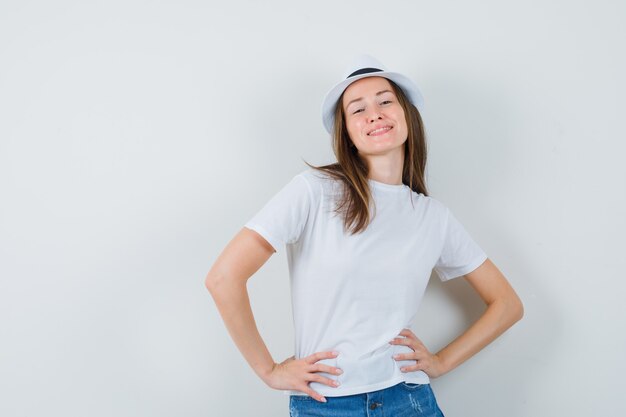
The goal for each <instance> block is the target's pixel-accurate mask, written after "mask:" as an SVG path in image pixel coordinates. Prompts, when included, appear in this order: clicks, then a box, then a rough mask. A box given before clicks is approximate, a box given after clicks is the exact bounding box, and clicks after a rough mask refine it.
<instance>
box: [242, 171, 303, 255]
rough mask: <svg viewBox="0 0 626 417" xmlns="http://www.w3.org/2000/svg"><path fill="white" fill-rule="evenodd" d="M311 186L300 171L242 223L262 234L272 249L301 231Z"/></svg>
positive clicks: (283, 244)
mask: <svg viewBox="0 0 626 417" xmlns="http://www.w3.org/2000/svg"><path fill="white" fill-rule="evenodd" d="M311 194H312V191H311V188H310V186H309V183H308V182H307V180H306V179H305V178H304V177H303V175H302V174H298V175H296V176H295V177H293V178H292V180H291V181H289V183H287V185H285V186H284V187H283V188H282V189H281V190H280V191H278V193H276V194H275V195H274V196H273V197H272V198H271V199H270V200H269V201H268V202H267V203H266V204H265V206H263V208H261V210H260V211H258V212H257V213H256V214H255V215H254V216H253V217H252V218H251V219H250V220H248V222H247V223H246V224H245V225H244V226H245V227H246V228H248V229H252V230H254V231H256V232H257V233H258V234H260V235H261V236H263V237H264V238H265V240H267V241H268V242H269V244H270V245H272V247H273V248H274V250H275V251H276V253H278V252H280V251H282V250H283V247H284V246H285V244H287V243H294V242H296V241H297V240H298V239H299V238H300V235H301V234H302V231H303V230H304V226H305V225H306V221H307V218H308V214H309V209H310V206H311Z"/></svg>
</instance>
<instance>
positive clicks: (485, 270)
mask: <svg viewBox="0 0 626 417" xmlns="http://www.w3.org/2000/svg"><path fill="white" fill-rule="evenodd" d="M465 279H466V280H467V281H468V282H469V283H470V285H471V286H472V287H473V288H474V290H476V292H477V293H478V295H479V296H480V297H481V298H482V299H483V301H484V302H485V304H486V305H487V308H486V310H485V311H484V313H483V314H482V315H481V316H480V318H479V319H478V320H476V322H474V323H473V324H472V325H471V326H470V327H469V328H468V329H467V330H466V331H465V332H464V333H463V334H461V335H460V336H459V337H457V338H456V339H454V340H453V341H452V342H451V343H450V344H448V345H447V346H446V347H444V348H443V349H441V350H440V351H439V352H437V353H436V354H434V355H433V354H431V353H430V352H428V350H427V349H426V347H425V346H424V345H423V343H422V342H421V341H420V340H419V339H418V338H417V337H416V336H415V335H414V334H413V332H411V331H410V330H408V329H405V330H403V331H402V332H401V333H400V334H401V335H403V336H405V338H399V339H394V341H392V342H391V343H392V344H403V345H407V346H411V348H412V349H413V350H414V351H415V352H414V353H407V354H404V355H400V357H398V358H397V360H402V359H405V360H406V359H416V360H417V364H416V365H413V366H409V367H407V368H406V371H415V370H423V371H424V372H426V373H427V374H428V375H429V376H431V377H433V378H435V377H438V376H440V375H443V374H445V373H447V372H450V371H451V370H452V369H454V368H456V367H457V366H459V365H460V364H462V363H463V362H465V361H466V360H467V359H469V358H470V357H472V356H473V355H475V354H476V353H477V352H479V351H480V350H481V349H483V348H484V347H485V346H487V345H488V344H489V343H491V342H492V341H493V340H494V339H495V338H497V337H498V336H500V335H501V334H502V333H503V332H504V331H506V330H507V329H508V328H509V327H511V326H512V325H513V324H515V323H516V322H517V321H519V320H520V319H521V318H522V316H523V315H524V307H523V305H522V302H521V300H520V299H519V297H518V296H517V294H516V293H515V291H514V290H513V288H512V287H511V285H510V284H509V282H508V281H507V279H506V278H505V277H504V275H502V273H501V272H500V271H499V270H498V268H497V267H496V266H495V265H494V264H493V262H491V260H490V259H487V260H486V261H485V262H483V264H482V265H481V266H479V267H478V268H476V269H475V270H474V271H472V272H470V273H469V274H467V275H465Z"/></svg>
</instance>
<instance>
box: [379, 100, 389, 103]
mask: <svg viewBox="0 0 626 417" xmlns="http://www.w3.org/2000/svg"><path fill="white" fill-rule="evenodd" d="M387 103H391V100H385V101H383V102H382V103H380V104H387Z"/></svg>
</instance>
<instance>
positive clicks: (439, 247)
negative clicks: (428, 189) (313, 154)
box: [245, 168, 487, 397]
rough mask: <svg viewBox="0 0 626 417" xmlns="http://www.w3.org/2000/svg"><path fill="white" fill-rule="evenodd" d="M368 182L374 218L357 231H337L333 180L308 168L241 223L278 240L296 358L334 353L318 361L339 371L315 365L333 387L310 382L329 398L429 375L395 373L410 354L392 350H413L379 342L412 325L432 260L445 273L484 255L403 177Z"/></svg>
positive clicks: (422, 380) (423, 380)
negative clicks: (401, 181)
mask: <svg viewBox="0 0 626 417" xmlns="http://www.w3.org/2000/svg"><path fill="white" fill-rule="evenodd" d="M368 182H369V184H370V188H371V190H372V194H373V199H374V202H375V210H376V211H375V217H374V219H373V220H372V221H371V223H370V224H369V225H368V227H367V228H366V230H365V231H364V232H361V233H359V234H355V235H350V234H349V233H345V232H344V231H343V219H342V218H341V216H339V215H337V214H335V213H333V209H334V208H335V203H336V201H337V199H338V198H339V197H340V193H341V192H342V184H341V183H340V182H339V181H337V180H333V179H331V178H330V177H328V176H327V175H325V174H324V173H320V172H318V171H315V170H313V169H311V168H307V169H306V170H305V171H303V172H301V173H299V174H297V175H296V176H294V177H293V178H292V180H291V181H290V182H289V183H288V184H287V185H285V186H284V187H283V188H282V189H281V190H280V191H279V192H278V193H277V194H275V195H274V196H273V197H272V198H271V199H270V200H269V201H268V202H267V203H266V204H265V206H264V207H263V208H262V209H261V210H260V211H259V212H257V213H256V214H255V215H254V216H253V217H252V218H251V219H250V220H249V221H248V222H247V223H246V224H245V227H247V228H248V229H252V230H255V231H256V232H258V233H259V234H260V235H261V236H263V237H264V238H265V239H266V240H267V241H268V242H269V243H270V244H271V245H272V246H273V247H274V249H275V250H276V252H280V251H281V250H282V249H283V247H286V250H287V261H288V265H289V277H290V281H291V301H292V309H293V320H294V330H295V357H296V359H300V358H303V357H305V356H308V355H311V354H312V353H315V352H320V351H331V350H336V351H338V352H339V355H338V356H337V357H336V358H332V359H323V360H321V361H319V363H324V364H328V365H331V366H336V367H338V368H340V369H342V370H343V373H342V374H341V375H333V374H328V373H325V372H321V373H320V374H321V375H322V376H325V377H328V378H330V379H334V380H338V381H339V382H340V384H341V385H339V386H338V387H330V386H328V385H325V384H321V383H318V382H310V383H309V385H310V387H311V388H312V389H313V390H315V391H317V392H319V393H320V394H322V395H324V396H329V397H334V396H343V395H351V394H358V393H364V392H370V391H375V390H379V389H383V388H387V387H390V386H392V385H395V384H397V383H399V382H402V381H406V382H412V383H417V384H427V383H429V379H428V376H427V375H426V374H425V373H424V372H422V371H415V372H402V371H400V367H401V366H404V365H414V364H415V361H412V360H408V361H397V360H395V359H393V355H394V354H396V353H406V352H412V349H411V348H410V347H408V346H403V345H390V344H389V343H388V342H389V341H390V340H392V339H393V338H394V337H396V336H398V333H400V332H401V331H402V329H404V328H410V327H411V324H412V322H413V319H414V317H415V314H416V312H417V309H418V307H419V304H420V301H421V298H422V296H423V294H424V290H425V288H426V284H427V283H428V280H429V278H430V275H431V273H432V270H433V268H434V270H435V271H436V272H437V274H438V276H439V278H440V279H441V280H442V281H446V280H448V279H451V278H455V277H458V276H461V275H464V274H467V273H469V272H471V271H473V270H474V269H476V268H477V267H478V266H480V265H481V264H482V263H483V262H484V261H485V260H486V259H487V255H486V254H485V253H484V252H483V250H482V249H481V248H480V247H479V246H478V245H477V244H476V243H475V242H474V241H473V240H472V238H471V237H470V236H469V234H468V233H467V231H466V230H465V229H464V228H463V226H462V225H461V224H460V223H459V222H458V220H456V218H455V217H454V216H453V215H452V213H451V212H450V210H449V209H448V208H447V207H445V206H444V205H443V204H442V203H440V202H439V201H437V200H435V199H434V198H432V197H427V196H424V195H423V194H421V193H416V192H414V191H412V190H411V189H410V188H409V187H408V186H407V185H404V184H402V185H391V184H385V183H381V182H377V181H374V180H371V179H368ZM411 199H412V200H413V203H411ZM418 337H419V335H418ZM285 394H291V395H303V394H304V393H302V392H300V391H289V390H287V391H285Z"/></svg>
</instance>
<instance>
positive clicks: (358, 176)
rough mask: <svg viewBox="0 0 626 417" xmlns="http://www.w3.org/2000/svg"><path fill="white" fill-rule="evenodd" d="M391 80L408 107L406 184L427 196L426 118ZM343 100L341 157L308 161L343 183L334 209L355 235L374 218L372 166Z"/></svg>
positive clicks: (338, 130)
mask: <svg viewBox="0 0 626 417" xmlns="http://www.w3.org/2000/svg"><path fill="white" fill-rule="evenodd" d="M387 81H389V84H391V87H392V88H393V91H394V93H395V95H396V97H397V98H398V102H399V104H400V105H401V106H402V109H403V110H404V116H405V118H406V124H407V129H408V138H407V140H406V141H405V142H404V162H403V165H402V183H403V184H405V185H408V186H409V187H410V188H411V190H413V191H415V192H417V193H421V194H423V195H426V196H427V195H428V192H427V190H426V181H425V180H424V177H425V171H426V156H427V147H426V137H425V136H426V135H425V133H424V125H423V123H422V118H421V116H420V113H419V111H418V110H417V108H416V107H415V106H414V105H413V104H412V103H411V102H410V101H409V99H408V98H407V97H406V95H405V94H404V92H403V91H402V89H401V88H400V87H398V85H397V84H396V83H394V82H393V81H391V80H389V79H387ZM342 101H343V94H342V95H341V97H339V100H338V101H337V106H336V108H335V122H334V125H333V131H332V139H333V152H334V153H335V156H336V157H337V162H335V163H332V164H328V165H322V166H319V167H317V166H313V165H311V164H309V163H308V162H306V161H304V163H305V164H307V165H308V166H309V167H311V168H313V169H315V170H318V171H321V172H324V173H326V174H328V175H329V176H330V177H332V178H334V179H336V180H339V181H340V182H341V183H343V185H344V187H343V190H344V192H343V195H342V197H341V199H340V200H339V202H338V204H337V207H336V208H335V210H334V211H335V213H337V214H340V215H342V216H343V221H344V231H346V232H348V231H349V232H350V233H351V234H355V233H359V232H361V231H364V230H365V229H366V228H367V226H368V225H369V223H370V221H371V218H370V210H369V207H370V204H371V203H372V202H373V199H372V195H371V192H370V188H369V184H368V182H367V175H368V167H367V164H366V161H365V160H364V159H363V158H361V157H360V156H359V154H358V150H357V148H356V147H355V146H354V144H353V143H352V141H351V140H350V136H349V135H348V130H347V128H346V124H345V119H344V117H345V115H344V111H343V105H342ZM412 202H413V198H412V196H411V203H412ZM372 218H373V216H372Z"/></svg>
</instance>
